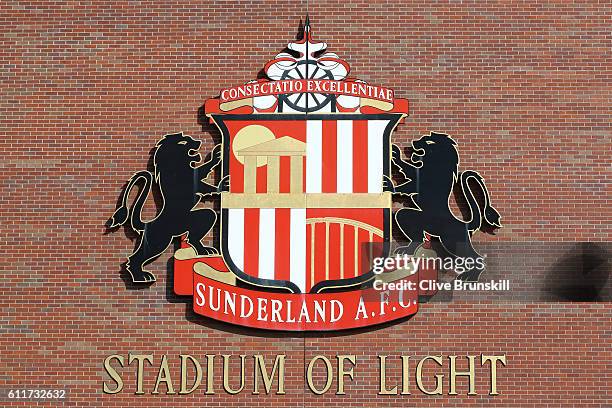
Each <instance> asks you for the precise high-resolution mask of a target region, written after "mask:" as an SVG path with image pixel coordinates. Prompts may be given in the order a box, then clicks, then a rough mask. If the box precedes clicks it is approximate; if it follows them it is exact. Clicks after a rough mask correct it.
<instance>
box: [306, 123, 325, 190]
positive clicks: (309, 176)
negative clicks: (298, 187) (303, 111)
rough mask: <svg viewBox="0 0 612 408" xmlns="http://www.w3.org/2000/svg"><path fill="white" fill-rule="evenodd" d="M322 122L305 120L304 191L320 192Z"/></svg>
mask: <svg viewBox="0 0 612 408" xmlns="http://www.w3.org/2000/svg"><path fill="white" fill-rule="evenodd" d="M322 137H323V122H322V121H320V120H308V121H306V192H307V193H320V192H321V173H322V165H323V164H322V163H323V157H322V155H323V142H322Z"/></svg>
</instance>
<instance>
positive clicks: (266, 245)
mask: <svg viewBox="0 0 612 408" xmlns="http://www.w3.org/2000/svg"><path fill="white" fill-rule="evenodd" d="M326 49H327V45H326V44H325V43H322V42H316V41H315V40H313V37H312V33H311V29H310V24H309V22H308V20H307V21H306V24H305V26H304V30H303V37H302V39H301V40H300V41H297V42H291V43H289V45H288V47H287V50H286V52H282V53H280V54H278V55H277V56H276V58H275V59H273V60H272V61H270V62H269V63H268V64H266V66H265V68H264V72H265V75H266V78H265V79H260V80H256V81H251V82H249V83H247V84H245V85H242V86H236V87H232V88H228V89H224V90H222V91H221V93H220V96H219V97H218V98H215V99H210V100H208V101H206V104H205V107H204V109H205V113H206V116H207V117H208V118H209V120H210V121H211V123H214V124H215V125H216V127H217V128H218V129H219V131H220V132H221V135H222V140H223V141H222V143H221V145H220V146H217V147H215V149H214V150H213V152H212V154H211V156H210V159H209V160H208V161H206V162H205V163H204V164H203V165H200V166H197V167H196V165H195V163H197V162H199V161H200V155H199V153H198V152H197V151H198V149H199V147H200V142H198V141H196V140H194V139H192V138H191V137H189V136H185V135H182V134H171V135H166V136H165V137H164V138H163V139H162V140H161V141H159V142H158V144H157V146H156V150H155V153H154V156H155V157H154V165H155V170H154V172H148V171H143V172H139V173H136V174H135V175H134V177H132V179H131V180H130V181H129V182H128V185H127V187H126V189H125V191H124V194H123V196H122V197H121V205H120V206H119V208H118V210H117V211H116V212H115V214H114V216H113V217H112V218H111V220H109V224H108V225H109V227H113V228H114V227H116V226H119V225H123V224H126V223H128V222H129V224H130V226H131V227H132V228H133V229H134V230H135V231H138V232H140V234H141V236H142V237H141V244H140V246H139V247H138V248H137V250H136V251H135V252H134V253H133V254H132V255H131V256H130V257H129V260H128V263H127V265H126V268H127V270H128V272H129V273H130V274H131V276H132V279H133V280H134V281H135V282H152V281H154V280H155V278H154V277H153V275H152V274H151V273H150V272H147V271H145V269H144V266H145V265H146V264H147V263H149V262H151V261H152V260H154V259H155V258H157V257H158V256H159V255H160V254H161V253H162V252H163V251H164V250H165V249H166V248H167V247H168V246H169V245H170V243H171V241H172V239H173V238H178V237H182V240H181V248H180V249H179V250H177V251H176V253H175V254H174V290H175V292H176V293H177V294H179V295H187V296H193V309H194V311H195V312H196V313H199V314H202V315H205V316H208V317H212V318H214V319H217V320H221V321H224V322H229V323H233V324H238V325H243V326H248V327H253V328H261V329H271V330H289V331H306V330H307V331H315V330H316V331H319V330H340V329H348V328H355V327H364V326H370V325H374V324H380V323H383V322H388V321H392V320H396V319H399V318H403V317H406V316H410V315H412V314H414V313H416V311H417V308H418V304H417V303H418V298H419V295H421V296H422V295H431V294H433V293H435V291H431V290H423V289H422V288H421V289H419V285H418V282H419V281H420V280H423V279H431V278H432V277H433V278H435V268H434V269H433V270H432V268H428V267H426V266H423V264H421V265H420V266H419V265H418V264H416V265H415V264H411V265H408V264H405V265H403V266H402V265H397V264H396V265H390V264H387V263H386V262H384V265H383V263H377V261H378V260H384V259H392V258H390V257H391V256H393V255H398V254H400V255H401V254H406V255H409V256H410V257H413V258H414V257H423V256H425V255H427V256H428V257H431V256H435V255H436V253H435V252H433V251H432V250H431V249H429V247H430V245H429V240H430V239H433V238H431V237H435V239H436V240H437V241H439V242H440V243H441V244H442V247H443V248H445V249H446V250H447V251H448V253H449V254H450V255H452V256H453V257H455V258H456V257H473V258H475V259H476V258H478V257H479V255H478V254H477V253H476V251H474V249H473V247H472V245H471V238H470V237H471V234H472V233H473V232H474V231H476V230H478V229H479V228H480V227H481V224H482V223H483V222H485V223H487V224H489V225H490V226H493V227H498V226H499V214H497V212H496V211H495V210H494V209H493V208H492V207H491V206H490V200H489V195H488V192H487V190H486V187H485V185H484V182H483V181H482V178H481V177H480V176H479V175H478V174H477V173H475V172H471V171H468V172H463V173H461V174H459V173H458V168H457V166H458V162H459V160H458V153H457V150H456V144H455V142H454V141H453V140H452V139H451V138H450V137H448V136H447V135H445V134H439V133H432V134H430V135H426V136H423V137H422V138H421V139H419V140H417V141H415V142H414V143H413V148H412V152H411V153H412V154H411V156H410V157H409V159H407V160H406V159H404V158H403V156H404V155H403V154H402V151H401V150H400V149H399V148H398V147H397V146H392V144H391V135H392V132H393V130H394V129H395V127H396V126H397V125H398V124H399V123H401V122H402V121H403V120H404V118H405V117H406V116H407V115H408V101H407V100H405V99H400V98H396V97H395V95H394V93H393V91H392V90H390V89H388V88H385V87H382V86H377V85H372V84H368V83H366V82H364V81H361V80H357V79H353V78H350V77H349V76H348V75H349V71H350V69H349V65H348V64H347V63H346V62H345V61H343V60H342V59H340V58H339V57H338V56H337V55H336V54H333V53H330V52H327V51H326ZM218 165H220V169H221V178H220V180H221V182H220V183H218V184H217V185H212V184H210V183H208V182H206V181H205V179H206V178H207V176H208V174H209V173H210V172H211V171H212V170H213V168H215V167H216V166H218ZM392 165H395V166H396V167H397V168H398V169H400V171H401V173H402V174H403V175H404V176H405V177H406V180H405V182H404V183H401V184H399V185H394V183H393V182H392V175H391V169H392ZM456 182H457V183H459V187H460V188H462V191H463V193H464V195H465V197H466V199H467V202H468V204H469V207H470V210H471V211H472V219H471V220H470V221H468V222H464V221H462V220H460V219H458V218H455V217H454V216H453V214H452V212H451V211H450V209H449V207H448V199H449V196H450V194H451V190H452V188H453V186H454V184H455V183H456ZM138 183H143V185H144V187H143V188H142V190H141V193H140V195H139V196H138V197H137V199H136V200H135V203H134V204H133V205H132V206H131V207H130V206H128V202H127V197H128V195H129V192H130V190H131V189H132V187H133V186H134V185H136V184H138ZM153 183H157V184H158V186H159V188H160V190H161V192H162V196H163V200H164V205H163V208H162V209H161V210H160V212H159V214H158V215H157V217H156V218H155V219H153V220H152V221H150V222H147V223H145V222H142V221H141V219H140V210H141V208H142V206H143V203H144V200H145V198H146V195H147V193H148V191H149V190H150V188H151V186H152V185H153ZM470 186H472V187H473V186H476V187H477V188H478V189H479V190H480V193H481V195H483V196H484V198H485V202H484V204H482V203H480V204H479V203H478V202H477V201H476V199H475V198H474V194H473V193H472V190H471V188H472V187H470ZM394 194H404V195H407V196H411V197H412V199H413V201H414V204H415V206H414V207H412V208H404V209H400V210H399V211H397V212H396V214H395V217H394V216H393V213H392V204H393V195H394ZM206 196H211V197H217V198H219V197H220V214H217V213H216V212H215V211H213V210H211V209H200V208H196V205H197V204H198V202H199V200H200V199H201V198H202V197H206ZM394 219H395V223H396V224H397V225H396V226H397V227H399V228H400V230H401V231H402V232H403V233H404V235H405V236H406V238H407V239H408V241H409V244H408V245H407V246H403V247H401V248H395V251H394V252H393V253H392V252H391V251H392V249H393V248H392V245H391V244H392V243H391V241H392V240H391V231H392V228H393V224H394ZM217 220H218V221H219V223H218V224H219V233H220V247H219V248H212V247H207V246H204V245H203V243H202V239H203V238H204V237H205V236H206V234H208V233H209V231H210V230H211V229H212V228H213V226H214V225H215V223H216V221H217ZM396 259H399V258H397V257H396ZM375 266H378V267H379V268H378V270H377V269H376V268H375ZM381 266H382V267H381ZM480 271H481V269H478V268H471V269H470V270H469V271H467V272H465V273H464V274H463V275H461V276H460V278H461V279H467V280H473V279H477V277H478V275H479V273H480ZM432 273H433V274H434V276H431V274H432ZM376 283H378V285H377V284H376ZM382 283H384V285H385V286H384V288H393V289H391V290H381V287H382V286H381V285H382Z"/></svg>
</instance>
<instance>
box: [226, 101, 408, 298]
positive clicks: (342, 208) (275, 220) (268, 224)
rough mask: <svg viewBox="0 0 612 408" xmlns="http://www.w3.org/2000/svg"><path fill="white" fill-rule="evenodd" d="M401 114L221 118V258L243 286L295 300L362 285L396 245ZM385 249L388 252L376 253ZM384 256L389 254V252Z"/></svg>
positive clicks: (234, 116)
mask: <svg viewBox="0 0 612 408" xmlns="http://www.w3.org/2000/svg"><path fill="white" fill-rule="evenodd" d="M400 119H401V115H400V114H394V113H384V114H318V115H301V114H287V115H279V114H275V115H258V114H247V115H219V116H216V117H215V118H214V120H215V122H216V124H217V126H219V128H220V129H221V130H222V131H223V144H224V153H223V176H225V175H229V176H230V191H229V192H226V193H223V194H222V198H221V208H222V236H221V240H222V254H223V257H224V259H225V261H226V263H227V265H228V266H229V268H230V269H231V270H232V272H234V273H235V274H236V275H237V277H239V278H240V279H242V280H244V281H246V282H249V283H251V284H255V285H259V286H265V287H278V288H284V289H288V290H291V291H292V292H294V293H316V292H319V291H321V290H323V289H329V288H342V287H348V286H354V285H356V284H359V283H360V282H362V281H363V279H364V277H365V276H367V275H368V274H371V272H370V271H369V267H368V265H369V262H364V259H366V257H367V256H368V255H370V256H371V253H369V254H368V253H367V252H368V251H371V249H370V248H372V247H373V246H372V245H367V244H369V243H372V242H381V243H382V242H388V240H389V237H390V234H391V221H390V212H391V202H392V201H391V194H390V193H389V192H383V175H386V176H389V172H390V151H389V143H390V135H391V131H392V129H393V128H394V127H395V125H396V124H397V123H398V121H399V120H400ZM377 247H379V248H380V247H383V246H382V245H378V246H377ZM381 255H384V254H381Z"/></svg>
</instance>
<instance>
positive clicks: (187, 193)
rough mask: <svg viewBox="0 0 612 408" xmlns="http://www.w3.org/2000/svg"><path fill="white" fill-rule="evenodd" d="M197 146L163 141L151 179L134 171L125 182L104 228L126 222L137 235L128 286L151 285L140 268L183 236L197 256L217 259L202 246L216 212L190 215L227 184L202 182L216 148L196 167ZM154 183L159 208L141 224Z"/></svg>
mask: <svg viewBox="0 0 612 408" xmlns="http://www.w3.org/2000/svg"><path fill="white" fill-rule="evenodd" d="M200 145H201V142H200V141H198V140H194V139H193V138H191V137H190V136H186V135H183V134H182V133H174V134H168V135H165V136H164V137H163V138H162V139H161V140H160V141H159V142H157V144H156V145H155V152H154V160H153V165H154V174H151V172H149V171H139V172H137V173H136V174H134V175H133V176H132V178H131V179H130V180H129V181H128V183H127V186H126V188H125V190H124V191H123V194H122V195H121V204H120V206H119V207H118V208H117V210H116V211H115V213H114V214H113V216H112V217H111V218H110V219H109V220H108V221H107V222H106V226H107V227H108V228H116V227H119V226H121V225H124V224H125V223H127V222H129V223H130V224H129V226H130V227H131V228H132V229H133V230H134V231H136V232H137V233H138V234H139V235H140V244H139V246H138V248H137V249H136V250H135V251H134V253H133V254H132V255H130V256H129V257H128V262H127V263H126V269H127V271H128V272H129V273H130V275H131V276H132V281H133V282H155V276H154V275H153V274H152V273H151V272H147V271H145V270H144V269H143V268H144V266H145V265H146V264H148V263H150V262H152V261H154V260H155V259H156V258H157V257H159V256H160V255H161V254H162V253H163V252H164V251H165V250H166V248H168V246H169V245H170V244H171V242H172V240H173V238H177V237H180V236H181V235H183V234H186V235H187V242H188V243H189V245H191V247H193V249H194V250H195V251H196V253H197V254H198V255H208V254H214V253H217V250H216V249H215V248H212V247H207V246H204V245H203V244H202V242H201V241H202V238H204V237H205V236H206V234H208V232H209V231H210V230H211V228H212V227H213V225H214V224H215V222H216V220H217V214H216V213H215V211H213V210H211V209H208V208H201V209H194V207H195V206H196V205H197V204H198V203H199V202H200V199H201V198H202V197H203V196H206V195H212V194H218V193H220V192H221V191H227V190H228V188H229V178H228V177H225V178H224V179H223V180H221V182H220V183H219V185H218V186H213V185H210V184H208V183H206V182H205V181H204V179H205V178H206V177H207V176H208V174H209V173H210V172H211V171H212V170H213V168H215V167H216V166H217V165H218V164H219V163H220V162H221V145H217V146H215V148H214V149H213V151H212V154H211V157H210V160H208V161H207V162H205V163H203V164H202V165H201V166H199V167H195V164H196V163H198V162H199V161H200V160H201V156H200V154H199V153H198V149H199V148H200ZM154 182H155V183H157V185H158V187H159V191H160V192H161V195H162V199H163V205H162V208H161V210H160V211H159V213H158V214H157V216H156V217H155V218H154V219H152V220H151V221H149V222H143V221H142V219H141V211H142V207H143V205H144V203H145V200H146V199H147V196H148V195H149V193H150V191H151V187H152V185H153V183H154ZM138 183H142V189H141V190H140V193H139V194H138V197H137V198H136V200H135V201H134V203H133V205H132V206H131V207H128V203H127V199H128V196H129V194H130V191H131V190H132V188H133V187H134V186H135V185H136V184H138Z"/></svg>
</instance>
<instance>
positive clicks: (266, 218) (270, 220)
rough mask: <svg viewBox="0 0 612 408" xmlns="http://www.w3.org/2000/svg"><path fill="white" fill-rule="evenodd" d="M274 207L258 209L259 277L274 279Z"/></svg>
mask: <svg viewBox="0 0 612 408" xmlns="http://www.w3.org/2000/svg"><path fill="white" fill-rule="evenodd" d="M275 221H276V209H274V208H262V209H260V210H259V277H260V278H262V279H274V246H275V244H276V240H275V238H274V234H275V231H276V229H275Z"/></svg>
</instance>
